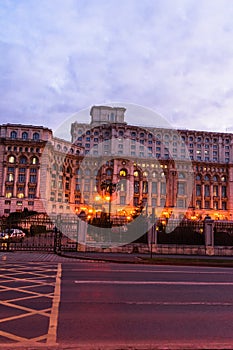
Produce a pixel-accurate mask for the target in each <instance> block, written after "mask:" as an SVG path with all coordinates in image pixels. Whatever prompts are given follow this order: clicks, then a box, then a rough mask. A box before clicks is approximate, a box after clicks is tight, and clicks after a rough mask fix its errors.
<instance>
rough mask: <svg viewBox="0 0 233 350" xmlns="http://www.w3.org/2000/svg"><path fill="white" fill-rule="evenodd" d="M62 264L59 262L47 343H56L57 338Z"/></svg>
mask: <svg viewBox="0 0 233 350" xmlns="http://www.w3.org/2000/svg"><path fill="white" fill-rule="evenodd" d="M61 271H62V267H61V264H60V263H59V264H58V269H57V277H56V284H55V290H54V299H53V305H52V311H51V316H50V320H49V330H48V336H47V345H55V344H56V339H57V324H58V315H59V304H60V298H61Z"/></svg>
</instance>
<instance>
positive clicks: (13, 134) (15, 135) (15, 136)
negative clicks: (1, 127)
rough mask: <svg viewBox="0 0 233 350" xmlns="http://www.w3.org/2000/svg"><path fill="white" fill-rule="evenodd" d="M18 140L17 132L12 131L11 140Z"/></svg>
mask: <svg viewBox="0 0 233 350" xmlns="http://www.w3.org/2000/svg"><path fill="white" fill-rule="evenodd" d="M16 138H17V132H16V131H11V139H16Z"/></svg>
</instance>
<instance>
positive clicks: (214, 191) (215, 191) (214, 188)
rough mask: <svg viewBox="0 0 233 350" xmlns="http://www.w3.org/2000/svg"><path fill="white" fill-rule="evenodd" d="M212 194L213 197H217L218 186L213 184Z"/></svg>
mask: <svg viewBox="0 0 233 350" xmlns="http://www.w3.org/2000/svg"><path fill="white" fill-rule="evenodd" d="M213 195H214V197H218V186H217V185H214V186H213Z"/></svg>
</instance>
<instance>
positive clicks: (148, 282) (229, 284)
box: [74, 280, 233, 286]
mask: <svg viewBox="0 0 233 350" xmlns="http://www.w3.org/2000/svg"><path fill="white" fill-rule="evenodd" d="M74 283H76V284H114V285H116V284H119V285H120V284H123V285H131V284H132V285H177V286H197V285H198V286H233V282H195V281H193V282H185V281H174V282H173V281H101V280H99V281H97V280H96V281H95V280H94V281H93V280H80V281H74Z"/></svg>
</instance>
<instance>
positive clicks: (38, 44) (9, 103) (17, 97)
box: [0, 0, 233, 131]
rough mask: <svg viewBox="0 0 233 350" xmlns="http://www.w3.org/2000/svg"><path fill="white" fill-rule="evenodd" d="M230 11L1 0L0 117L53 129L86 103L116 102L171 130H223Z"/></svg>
mask: <svg viewBox="0 0 233 350" xmlns="http://www.w3.org/2000/svg"><path fill="white" fill-rule="evenodd" d="M232 15H233V3H232V2H230V1H228V0H225V1H224V0H215V1H214V2H213V1H210V0H203V1H201V2H196V1H194V0H190V1H189V0H174V1H171V0H164V1H162V0H158V1H149V0H146V1H143V2H140V1H131V0H126V1H123V0H122V1H114V0H110V1H103V0H100V1H98V2H97V1H94V0H87V1H86V0H85V1H84V0H81V1H80V0H79V1H76V0H68V1H62V0H56V1H52V0H50V1H46V0H41V1H34V0H21V1H20V2H18V1H14V0H8V1H6V0H5V1H3V3H2V6H1V9H0V23H2V24H1V27H0V52H1V57H2V59H1V60H0V74H1V82H0V91H1V100H0V121H1V122H8V121H9V122H20V123H21V122H22V121H23V122H24V123H30V124H31V123H34V124H38V125H41V124H43V125H46V126H48V127H52V128H56V126H57V125H59V124H60V123H61V122H62V121H63V120H64V119H66V118H68V117H69V116H70V115H73V114H74V113H75V112H76V111H79V110H81V109H83V108H86V107H87V106H91V105H94V104H96V105H97V104H103V103H105V102H109V103H110V102H111V101H121V105H122V104H123V103H134V104H137V105H142V106H145V107H148V108H151V109H153V110H155V111H158V112H159V113H161V114H162V115H164V116H165V117H166V118H167V119H168V121H169V122H170V123H172V124H173V125H174V126H178V127H183V128H185V127H188V128H193V129H203V130H209V129H210V128H211V129H212V130H216V131H224V129H225V128H227V127H228V126H229V124H230V126H231V125H232V122H231V111H232V102H231V101H232V98H231V97H232V95H231V92H232V91H233V82H232V78H231V77H232V74H233V63H232V62H233V60H232V58H233V46H232V39H233V25H232ZM85 121H88V117H87V120H85ZM138 122H139V120H137V117H136V116H135V120H132V123H135V124H138ZM142 123H145V125H151V124H152V121H151V120H150V118H147V116H144V117H143V118H141V119H140V124H142Z"/></svg>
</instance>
